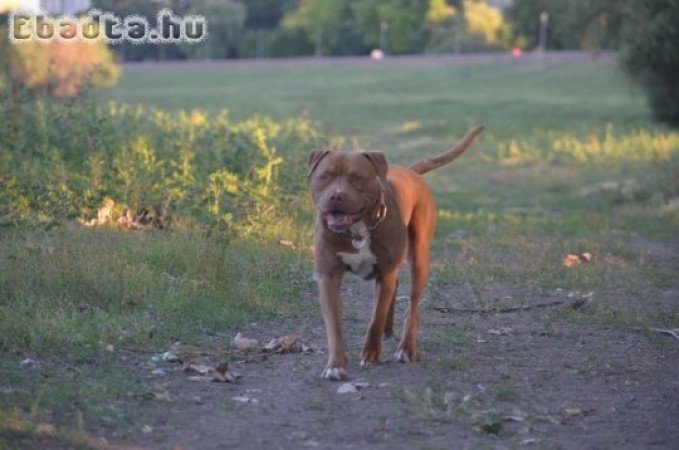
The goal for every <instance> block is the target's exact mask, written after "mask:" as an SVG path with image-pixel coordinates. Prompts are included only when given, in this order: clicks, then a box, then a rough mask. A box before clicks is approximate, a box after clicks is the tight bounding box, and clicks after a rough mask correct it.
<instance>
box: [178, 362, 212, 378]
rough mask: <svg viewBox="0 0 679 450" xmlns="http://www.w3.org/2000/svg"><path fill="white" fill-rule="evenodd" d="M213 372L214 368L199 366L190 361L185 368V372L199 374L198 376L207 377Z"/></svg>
mask: <svg viewBox="0 0 679 450" xmlns="http://www.w3.org/2000/svg"><path fill="white" fill-rule="evenodd" d="M211 371H212V368H210V367H208V366H206V365H205V364H199V363H195V362H191V361H189V363H188V364H187V365H186V367H184V372H186V373H191V374H197V375H207V374H209V373H210V372H211Z"/></svg>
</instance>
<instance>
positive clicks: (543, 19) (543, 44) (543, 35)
mask: <svg viewBox="0 0 679 450" xmlns="http://www.w3.org/2000/svg"><path fill="white" fill-rule="evenodd" d="M548 23H549V14H547V11H542V12H541V13H540V43H539V50H540V53H544V52H546V51H547V26H548Z"/></svg>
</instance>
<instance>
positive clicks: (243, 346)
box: [233, 332, 259, 350]
mask: <svg viewBox="0 0 679 450" xmlns="http://www.w3.org/2000/svg"><path fill="white" fill-rule="evenodd" d="M233 346H234V347H235V348H236V350H254V349H258V348H259V341H258V340H257V339H251V338H246V337H245V336H243V335H242V334H241V333H240V332H239V333H238V334H236V336H235V337H234V338H233Z"/></svg>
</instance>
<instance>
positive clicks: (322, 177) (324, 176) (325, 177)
mask: <svg viewBox="0 0 679 450" xmlns="http://www.w3.org/2000/svg"><path fill="white" fill-rule="evenodd" d="M329 179H330V174H329V173H322V174H320V175H318V181H328V180H329Z"/></svg>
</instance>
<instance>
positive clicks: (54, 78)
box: [0, 27, 120, 97]
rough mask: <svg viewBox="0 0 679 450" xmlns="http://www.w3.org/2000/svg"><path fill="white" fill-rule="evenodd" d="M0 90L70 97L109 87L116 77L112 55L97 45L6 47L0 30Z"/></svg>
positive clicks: (49, 44)
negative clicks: (0, 69) (101, 87)
mask: <svg viewBox="0 0 679 450" xmlns="http://www.w3.org/2000/svg"><path fill="white" fill-rule="evenodd" d="M0 65H2V66H3V67H4V70H3V71H2V72H0V88H2V87H3V86H4V89H5V90H9V91H10V92H13V93H16V92H17V91H18V90H20V89H25V90H27V91H29V92H31V93H45V92H46V93H49V94H52V95H54V96H57V97H74V96H76V95H77V94H78V93H80V92H82V91H84V90H87V89H88V88H91V87H99V86H111V85H113V84H115V82H116V81H117V79H118V77H119V76H120V69H119V67H118V66H117V65H116V63H115V61H114V58H113V54H112V52H111V51H110V50H109V49H108V48H107V47H106V44H105V43H103V42H101V41H96V42H89V41H88V42H84V41H81V40H73V41H69V42H58V41H54V42H52V41H50V42H48V43H39V42H36V41H29V42H25V43H21V44H10V43H9V41H8V38H7V30H6V28H4V27H0Z"/></svg>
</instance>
